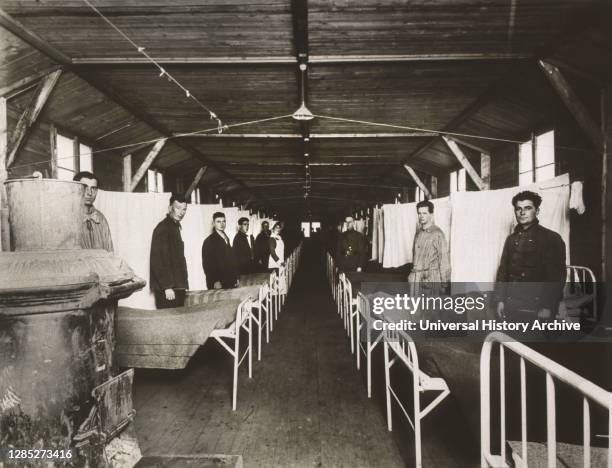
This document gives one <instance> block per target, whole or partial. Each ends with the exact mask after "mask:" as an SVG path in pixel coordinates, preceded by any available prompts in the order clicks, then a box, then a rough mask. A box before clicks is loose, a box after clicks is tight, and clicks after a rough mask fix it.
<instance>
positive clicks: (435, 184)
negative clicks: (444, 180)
mask: <svg viewBox="0 0 612 468" xmlns="http://www.w3.org/2000/svg"><path fill="white" fill-rule="evenodd" d="M431 197H432V198H438V178H437V177H436V176H433V175H432V176H431Z"/></svg>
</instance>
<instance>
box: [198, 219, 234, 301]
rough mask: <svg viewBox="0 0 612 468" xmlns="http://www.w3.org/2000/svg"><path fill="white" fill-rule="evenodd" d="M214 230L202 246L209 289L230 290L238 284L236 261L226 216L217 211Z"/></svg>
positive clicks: (203, 262) (203, 263)
mask: <svg viewBox="0 0 612 468" xmlns="http://www.w3.org/2000/svg"><path fill="white" fill-rule="evenodd" d="M213 223H214V226H215V227H214V229H213V232H212V234H211V235H210V236H208V237H207V238H206V239H205V240H204V243H203V244H202V266H203V267H204V274H205V275H206V287H207V288H208V289H229V288H233V287H235V286H236V284H237V283H238V274H237V272H236V260H235V258H234V252H233V250H232V247H231V245H230V241H229V237H227V234H225V215H224V214H223V213H222V212H220V211H217V212H216V213H215V214H213Z"/></svg>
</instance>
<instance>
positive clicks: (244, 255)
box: [232, 217, 255, 275]
mask: <svg viewBox="0 0 612 468" xmlns="http://www.w3.org/2000/svg"><path fill="white" fill-rule="evenodd" d="M248 232H249V218H244V217H243V218H240V219H239V220H238V232H237V233H236V237H234V244H233V245H232V249H233V250H234V258H235V259H236V267H237V269H238V274H239V275H246V274H249V273H253V270H254V267H255V240H254V239H253V236H252V235H250V234H248Z"/></svg>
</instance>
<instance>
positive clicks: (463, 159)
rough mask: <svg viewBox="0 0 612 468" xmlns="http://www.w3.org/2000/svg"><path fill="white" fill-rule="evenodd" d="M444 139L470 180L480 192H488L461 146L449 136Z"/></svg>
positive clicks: (443, 137)
mask: <svg viewBox="0 0 612 468" xmlns="http://www.w3.org/2000/svg"><path fill="white" fill-rule="evenodd" d="M442 139H443V140H444V141H445V142H446V145H447V146H448V148H449V149H450V150H451V152H452V153H453V154H454V155H455V157H456V158H457V160H458V161H459V163H460V164H461V165H462V166H463V168H464V169H465V172H467V173H468V175H469V176H470V179H472V180H473V181H474V183H475V184H476V187H478V190H487V188H488V187H487V185H486V184H485V183H484V181H483V180H482V179H481V178H480V176H479V175H478V172H476V169H474V166H472V164H471V163H470V161H469V160H468V158H467V156H466V155H465V153H464V152H463V151H462V150H461V148H459V145H458V144H457V143H456V142H455V141H454V140H452V139H451V138H449V137H447V136H442Z"/></svg>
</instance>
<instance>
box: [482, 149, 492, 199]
mask: <svg viewBox="0 0 612 468" xmlns="http://www.w3.org/2000/svg"><path fill="white" fill-rule="evenodd" d="M480 178H481V179H482V182H483V183H484V184H485V187H486V188H485V190H489V189H490V188H491V155H490V154H489V153H480Z"/></svg>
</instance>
